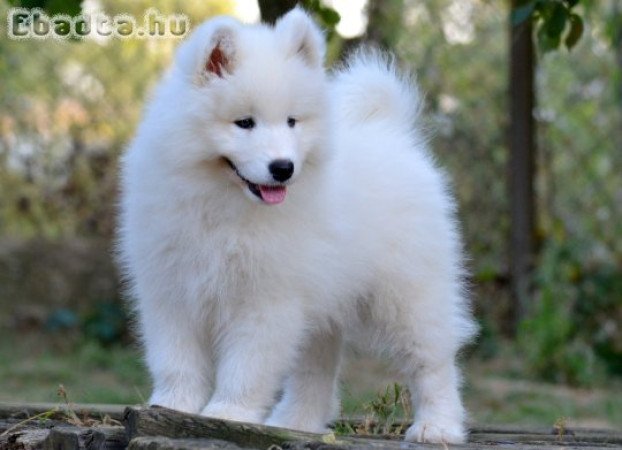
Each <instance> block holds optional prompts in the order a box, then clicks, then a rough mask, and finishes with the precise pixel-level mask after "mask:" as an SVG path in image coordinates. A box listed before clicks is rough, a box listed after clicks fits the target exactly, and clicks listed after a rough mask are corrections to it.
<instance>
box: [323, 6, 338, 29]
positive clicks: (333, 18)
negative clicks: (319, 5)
mask: <svg viewBox="0 0 622 450" xmlns="http://www.w3.org/2000/svg"><path fill="white" fill-rule="evenodd" d="M320 15H321V16H322V20H323V21H324V23H325V24H326V25H329V26H335V25H337V24H338V23H339V21H340V20H341V16H340V15H339V13H338V12H337V11H335V10H334V9H332V8H323V9H322V11H321V12H320Z"/></svg>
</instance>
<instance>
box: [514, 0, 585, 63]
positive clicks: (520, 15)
mask: <svg viewBox="0 0 622 450" xmlns="http://www.w3.org/2000/svg"><path fill="white" fill-rule="evenodd" d="M577 4H579V0H523V1H522V2H520V4H519V5H518V6H517V7H516V8H514V9H513V10H512V13H511V23H512V25H514V26H516V25H519V24H521V23H523V22H525V21H527V20H532V21H533V22H534V23H535V26H536V30H537V32H536V35H537V38H538V47H539V48H540V49H541V50H542V51H543V52H548V51H550V50H554V49H556V48H558V47H559V45H560V43H561V42H562V38H563V42H564V45H565V46H566V48H568V50H570V49H572V47H574V46H575V45H577V42H579V39H581V36H582V35H583V29H584V25H583V19H582V18H581V16H580V15H579V14H577V13H576V12H575V7H576V6H577Z"/></svg>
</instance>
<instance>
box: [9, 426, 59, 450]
mask: <svg viewBox="0 0 622 450" xmlns="http://www.w3.org/2000/svg"><path fill="white" fill-rule="evenodd" d="M49 433H50V430H48V429H45V428H28V429H20V430H15V431H12V432H9V433H7V434H4V435H0V449H2V450H42V449H43V445H44V443H45V440H46V439H47V437H48V435H49Z"/></svg>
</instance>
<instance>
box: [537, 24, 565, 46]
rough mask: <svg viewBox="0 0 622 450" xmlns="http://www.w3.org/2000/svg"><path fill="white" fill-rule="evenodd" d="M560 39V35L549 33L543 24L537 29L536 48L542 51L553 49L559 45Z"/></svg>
mask: <svg viewBox="0 0 622 450" xmlns="http://www.w3.org/2000/svg"><path fill="white" fill-rule="evenodd" d="M560 40H561V36H560V35H557V36H551V35H549V33H548V32H547V30H546V27H545V26H541V27H540V29H539V30H538V48H540V50H541V51H542V52H543V53H546V52H549V51H551V50H555V49H556V48H557V47H559V42H560Z"/></svg>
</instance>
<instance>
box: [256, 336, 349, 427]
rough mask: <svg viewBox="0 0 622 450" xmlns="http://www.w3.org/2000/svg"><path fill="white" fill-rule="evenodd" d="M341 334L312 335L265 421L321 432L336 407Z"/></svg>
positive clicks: (279, 425) (336, 411)
mask: <svg viewBox="0 0 622 450" xmlns="http://www.w3.org/2000/svg"><path fill="white" fill-rule="evenodd" d="M341 346H342V339H341V334H340V333H339V332H338V331H325V332H321V333H316V334H314V335H312V336H311V337H310V338H309V340H308V342H307V344H306V345H305V346H304V348H303V350H302V352H301V354H300V357H299V359H298V361H297V364H296V366H295V367H294V369H293V370H292V373H291V374H290V375H289V376H288V378H287V379H286V381H285V389H284V392H283V398H282V399H281V400H280V401H279V402H278V403H277V405H276V406H275V407H274V410H273V412H272V414H271V415H270V417H269V418H268V420H267V421H266V425H271V426H277V427H283V428H292V429H296V430H303V431H309V432H313V433H323V432H326V431H327V425H328V422H330V421H331V420H332V419H334V418H335V417H336V415H337V413H338V410H339V399H338V395H337V373H338V370H339V363H340V360H341Z"/></svg>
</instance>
